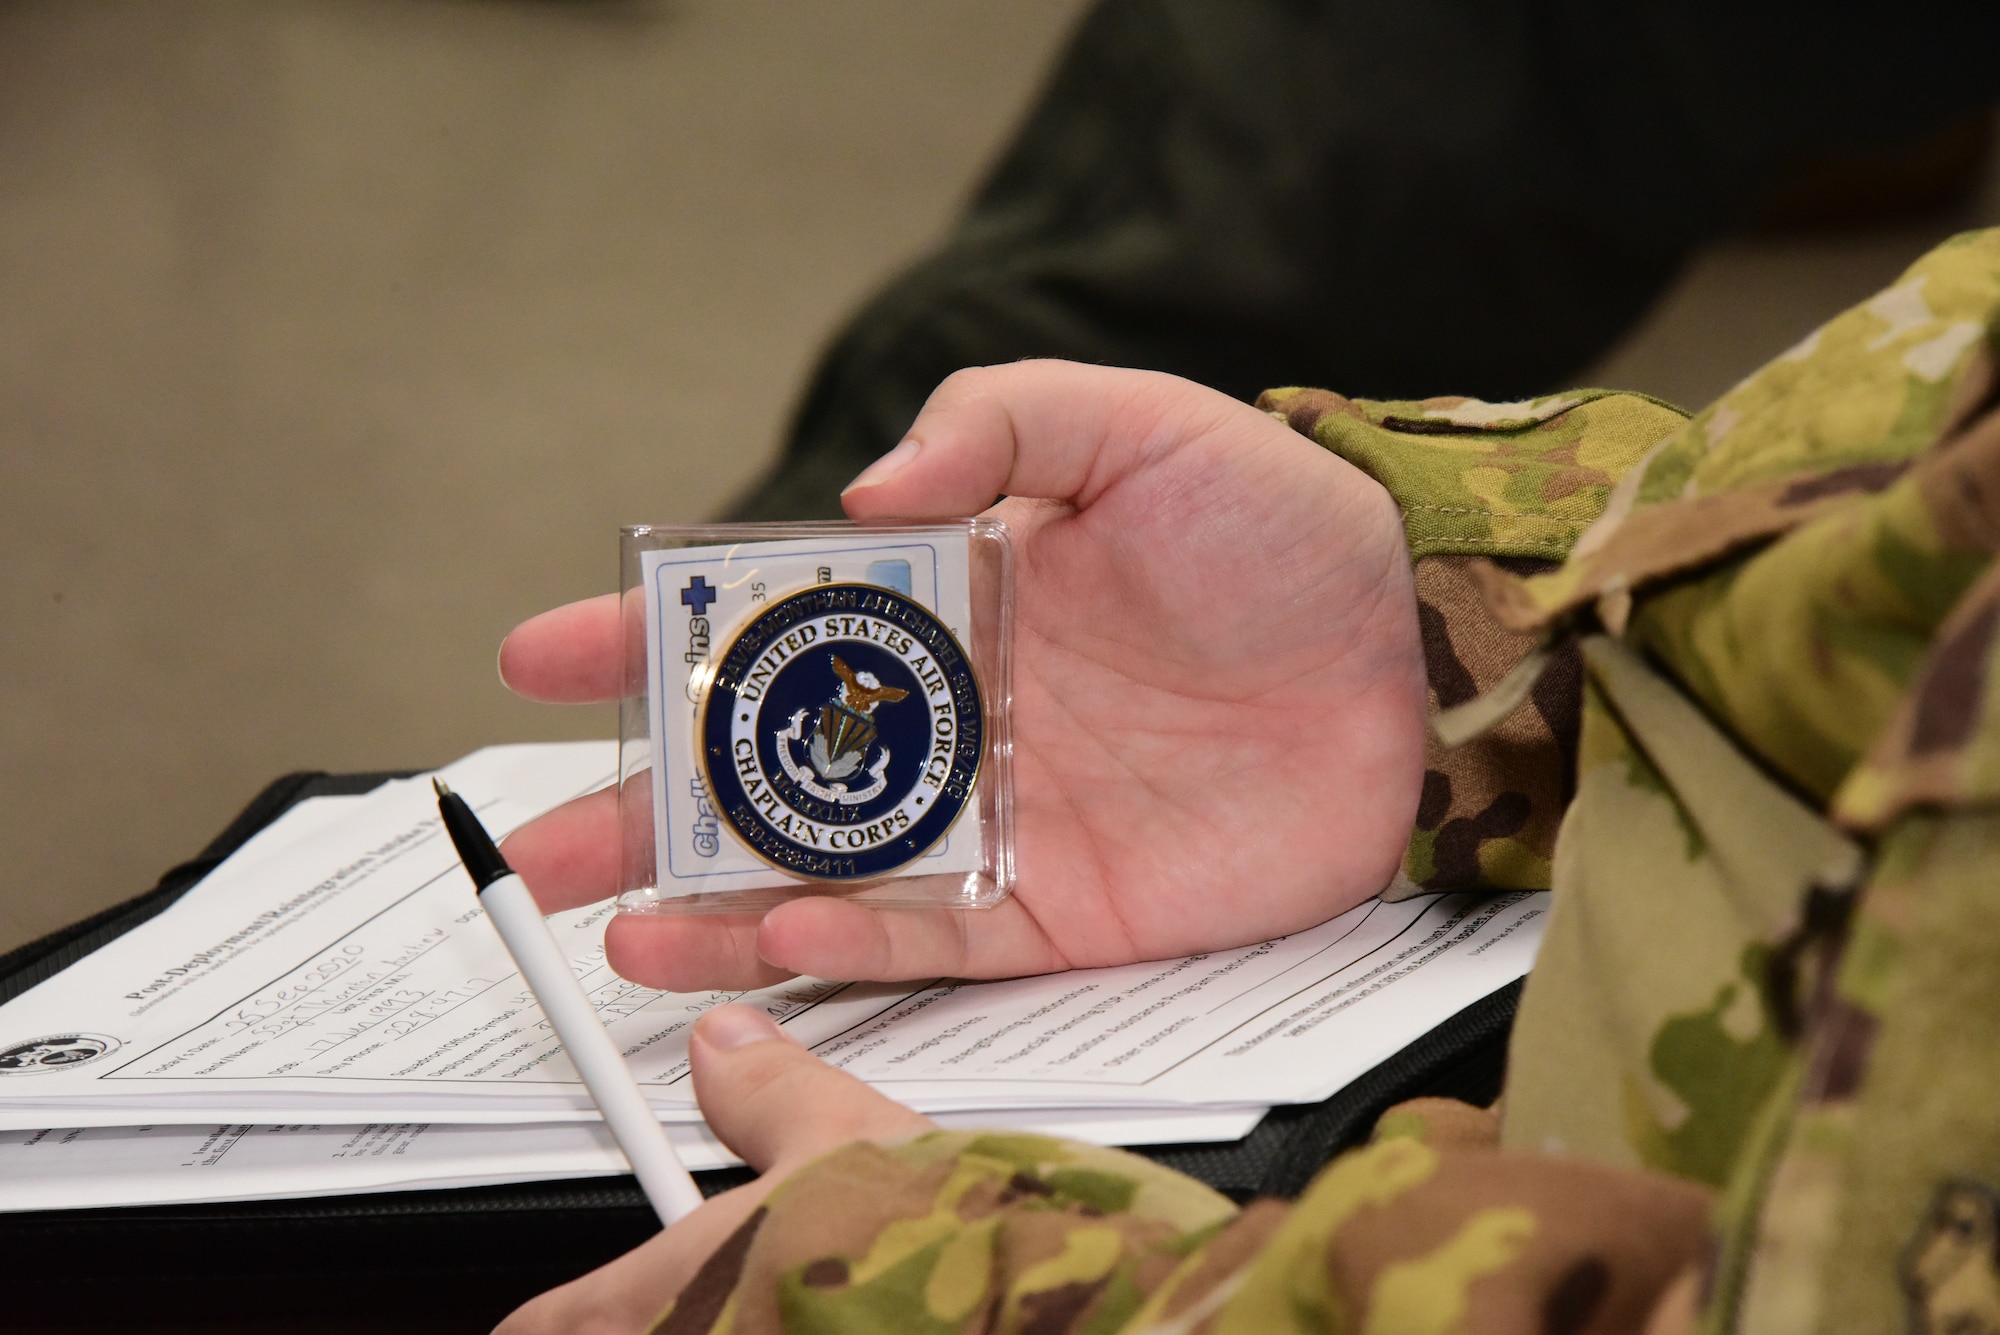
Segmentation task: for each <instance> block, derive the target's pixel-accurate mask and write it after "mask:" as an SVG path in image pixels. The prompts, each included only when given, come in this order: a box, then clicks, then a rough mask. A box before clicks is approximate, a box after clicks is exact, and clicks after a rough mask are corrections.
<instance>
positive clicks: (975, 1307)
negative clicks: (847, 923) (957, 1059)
mask: <svg viewBox="0 0 2000 1335" xmlns="http://www.w3.org/2000/svg"><path fill="white" fill-rule="evenodd" d="M1492 1124H1493V1117H1492V1115H1491V1114H1490V1113H1486V1112H1484V1111H1482V1110H1479V1109H1474V1108H1470V1107H1467V1106H1466V1105H1463V1104H1453V1103H1450V1102H1448V1101H1446V1100H1437V1099H1432V1100H1422V1101H1420V1102H1419V1103H1418V1104H1414V1105H1406V1106H1405V1107H1404V1108H1401V1109H1397V1110H1392V1112H1391V1113H1390V1114H1389V1115H1388V1116H1386V1117H1385V1118H1384V1119H1383V1124H1382V1128H1381V1129H1380V1131H1379V1132H1378V1137H1377V1140H1376V1143H1374V1144H1372V1145H1370V1146H1367V1147H1366V1148H1363V1149H1361V1150H1357V1151H1354V1152H1352V1153H1350V1154H1347V1155H1344V1156H1342V1157H1341V1158H1340V1159H1338V1160H1336V1161H1335V1162H1334V1163H1333V1164H1331V1165H1330V1166H1329V1167H1328V1168H1327V1169H1326V1170H1325V1171H1323V1172H1322V1173H1321V1174H1320V1176H1319V1177H1318V1178H1317V1179H1316V1180H1315V1181H1314V1182H1313V1184H1312V1186H1311V1187H1310V1188H1308V1190H1307V1191H1306V1193H1305V1195H1304V1196H1302V1197H1301V1198H1300V1199H1299V1201H1298V1202H1297V1203H1296V1204H1293V1205H1286V1204H1284V1203H1281V1202H1278V1201H1273V1200H1261V1201H1256V1202H1253V1203H1252V1204H1250V1205H1249V1206H1247V1207H1246V1208H1244V1209H1242V1210H1238V1209H1236V1207H1234V1206H1232V1205H1231V1204H1230V1203H1229V1202H1228V1201H1227V1200H1225V1199H1223V1198H1222V1197H1220V1196H1218V1195H1216V1194H1215V1193H1213V1192H1211V1191H1209V1190H1208V1189H1207V1188H1205V1187H1203V1186H1201V1185H1199V1184H1198V1183H1195V1182H1192V1181H1190V1180H1189V1179H1187V1178H1184V1177H1181V1176H1180V1175H1178V1174H1176V1173H1172V1172H1169V1171H1168V1170H1166V1169H1164V1168H1161V1167H1159V1166H1158V1165H1156V1164H1153V1163H1151V1162H1149V1161H1147V1160H1144V1159H1140V1158H1137V1157H1135V1156H1132V1155H1128V1154H1124V1153H1122V1152H1119V1151H1116V1150H1103V1149H1094V1148H1091V1147H1087V1146H1079V1145H1072V1144H1066V1143H1064V1142H1061V1141H1055V1140H1049V1139H1045V1138H1043V1137H1038V1136H1023V1135H978V1134H968V1133H952V1134H948V1133H934V1134H932V1135H929V1136H924V1137H921V1138H919V1139H916V1140H913V1141H909V1142H906V1143H904V1144H900V1145H888V1146H882V1145H874V1144H856V1145H850V1146H848V1147H846V1148H844V1149H841V1150H838V1151H836V1152H834V1153H833V1154H831V1155H829V1156H827V1157H826V1158H823V1159H821V1160H819V1161H818V1162H817V1163H815V1164H812V1165H810V1166H808V1167H807V1168H805V1169H803V1170H801V1171H800V1172H798V1173H796V1174H794V1175H793V1176H792V1177H791V1178H790V1179H788V1180H787V1181H786V1182H785V1183H784V1184H783V1185H781V1186H780V1187H779V1188H778V1190H777V1191H775V1192H773V1193H772V1195H771V1197H770V1199H769V1200H768V1201H767V1202H766V1203H765V1205H764V1206H763V1207H762V1208H761V1209H759V1210H758V1211H757V1213H756V1214H754V1215H752V1216H751V1218H750V1219H749V1220H748V1221H746V1222H745V1223H744V1225H743V1227H742V1228H741V1229H739V1230H738V1232H737V1233H736V1235H735V1236H734V1237H732V1238H731V1239H730V1240H729V1241H728V1242H726V1243H725V1244H724V1245H723V1246H722V1247H721V1248H720V1249H718V1250H717V1252H716V1253H715V1255H714V1256H713V1257H712V1258H711V1259H710V1260H709V1261H708V1263H707V1264H706V1265H705V1266H704V1267H703V1269H702V1270H701V1271H700V1273H699V1274H697V1276H696V1277H695V1279H694V1280H693V1281H692V1282H691V1283H690V1284H689V1286H688V1288H687V1289H686V1291H685V1292H683V1294H682V1295H681V1297H680V1299H679V1300H678V1301H677V1302H676V1304H675V1305H674V1306H673V1307H672V1308H671V1309H669V1310H668V1312H667V1313H666V1314H665V1315H664V1316H662V1317H661V1319H660V1321H659V1322H658V1324H657V1325H656V1326H655V1327H654V1330H653V1335H724V1333H725V1332H726V1333H727V1335H779V1333H780V1332H783V1333H784V1335H850V1333H853V1335H860V1332H924V1333H925V1335H947V1333H953V1332H964V1333H965V1335H971V1333H973V1332H981V1333H991V1335H1141V1332H1165V1331H1173V1332H1187V1333H1189V1335H1193V1333H1194V1332H1212V1333H1213V1335H1238V1333H1240V1335H1335V1333H1336V1332H1351V1331H1359V1330H1371V1331H1374V1330H1380V1331H1396V1332H1418V1331H1445V1330H1454V1331H1466V1332H1478V1333H1480V1335H1486V1333H1489V1332H1490V1333H1492V1335H1502V1333H1505V1335H1539V1333H1541V1332H1546V1331H1551V1330H1555V1331H1582V1330H1585V1329H1592V1330H1636V1329H1638V1328H1639V1326H1640V1325H1641V1324H1642V1322H1643V1321H1644V1320H1645V1317H1646V1314H1647V1313H1648V1311H1649V1310H1650V1309H1651V1308H1652V1306H1653V1304H1654V1303H1655V1302H1656V1301H1657V1299H1658V1297H1659V1295H1660V1293H1661V1292H1662V1291H1663V1290H1665V1289H1666V1288H1667V1287H1668V1285H1669V1283H1670V1281H1671V1280H1673V1278H1674V1277H1675V1276H1676V1275H1677V1274H1679V1273H1680V1272H1682V1271H1683V1270H1684V1269H1686V1268H1687V1267H1688V1266H1689V1265H1691V1264H1692V1263H1693V1262H1694V1260H1695V1259H1696V1257H1697V1255H1698V1253H1699V1251H1700V1249H1701V1245H1702V1239H1703V1223H1704V1220H1705V1218H1706V1215H1707V1212H1708V1209H1709V1204H1710V1198H1709V1195H1708V1193H1707V1192H1706V1191H1704V1190H1703V1189H1701V1188H1698V1187H1693V1186H1690V1185H1688V1184H1685V1183H1680V1182H1675V1181H1673V1180H1672V1179H1668V1178H1662V1177H1657V1176H1647V1175H1644V1174H1639V1173H1633V1172H1629V1171H1626V1170H1622V1169H1615V1168H1607V1167H1603V1166H1599V1165H1593V1164H1589V1163H1585V1162H1582V1161H1575V1160H1570V1161H1565V1160H1556V1159H1549V1158H1546V1157H1543V1156H1539V1155H1514V1154H1505V1153H1501V1152H1500V1151H1498V1150H1497V1149H1496V1148H1495V1146H1494V1138H1493V1126H1492Z"/></svg>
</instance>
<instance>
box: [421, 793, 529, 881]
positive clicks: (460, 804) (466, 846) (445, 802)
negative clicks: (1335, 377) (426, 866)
mask: <svg viewBox="0 0 2000 1335" xmlns="http://www.w3.org/2000/svg"><path fill="white" fill-rule="evenodd" d="M431 786H432V787H433V788H435V789H437V799H438V815H439V816H440V817H441V818H442V819H443V820H444V828H445V833H447V834H449V835H450V836H451V846H452V847H453V848H455V849H457V850H458V860H459V861H460V862H463V863H464V864H465V871H466V874H467V875H469V876H471V877H472V885H473V888H474V889H475V890H484V889H485V888H486V887H487V886H489V885H491V884H493V883H494V882H495V881H497V880H499V879H500V878H501V877H503V876H511V875H512V874H513V873H512V871H511V870H509V868H508V866H507V859H505V858H503V857H501V856H500V850H499V849H498V848H497V847H495V846H494V843H493V836H492V835H490V834H488V833H487V832H486V827H485V826H484V825H481V824H480V823H479V817H478V816H475V815H474V814H473V812H472V808H471V807H469V806H467V805H466V802H465V799H464V798H462V797H460V796H459V795H458V794H457V793H454V792H453V791H452V790H451V789H450V788H448V787H446V786H445V784H444V783H443V782H442V781H441V780H438V779H432V780H431Z"/></svg>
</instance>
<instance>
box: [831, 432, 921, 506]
mask: <svg viewBox="0 0 2000 1335" xmlns="http://www.w3.org/2000/svg"><path fill="white" fill-rule="evenodd" d="M922 448H923V445H922V444H921V443H920V442H919V441H918V440H917V438H916V437H915V436H905V437H903V441H902V443H901V444H900V445H898V446H896V448H895V449H893V450H890V451H889V452H888V453H887V454H885V455H883V456H882V457H881V458H880V459H877V460H876V461H875V462H874V463H872V464H869V465H868V466H867V467H866V468H864V469H862V470H861V473H860V475H859V476H858V477H856V478H855V479H854V481H852V482H850V483H848V484H847V485H846V486H845V487H843V488H841V491H840V494H841V495H843V496H845V495H846V494H847V493H848V492H850V491H859V490H860V489H861V488H863V487H879V486H881V485H882V484H883V483H884V482H887V481H888V480H889V479H890V478H892V477H894V476H895V475H896V474H898V473H900V472H902V471H903V470H904V469H905V468H907V467H909V464H910V460H912V459H914V458H916V457H917V451H918V450H920V449H922Z"/></svg>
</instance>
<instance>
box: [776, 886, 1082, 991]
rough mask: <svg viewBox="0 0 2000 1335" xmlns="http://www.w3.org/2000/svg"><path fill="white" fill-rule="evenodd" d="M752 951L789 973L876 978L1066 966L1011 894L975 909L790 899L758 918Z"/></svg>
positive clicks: (1000, 973)
mask: <svg viewBox="0 0 2000 1335" xmlns="http://www.w3.org/2000/svg"><path fill="white" fill-rule="evenodd" d="M757 954H758V955H759V957H761V958H762V959H764V960H765V961H767V962H768V963H769V964H772V965H776V966H780V967H782V968H784V969H785V970H786V971H788V972H791V973H804V974H811V975H812V976H813V977H815V978H838V979H864V978H865V979H869V980H871V981H883V982H890V981H900V980H904V979H911V978H938V977H945V976H949V977H953V978H1011V977H1015V976H1017V975H1020V974H1030V973H1050V972H1053V971H1055V970H1057V969H1064V968H1068V967H1069V965H1068V964H1067V963H1066V962H1065V961H1064V959H1063V957H1062V954H1061V952H1060V951H1058V950H1057V949H1056V948H1055V946H1054V945H1053V944H1052V943H1051V942H1050V941H1049V938H1048V935H1047V934H1046V933H1045V932H1043V931H1042V929H1041V927H1040V925H1039V924H1037V923H1036V922H1035V920H1034V919H1033V918H1032V917H1031V916H1030V915H1029V913H1028V910H1027V909H1026V908H1024V907H1022V904H1021V901H1020V900H1018V899H1007V900H1003V901H1002V902H1001V903H999V904H998V905H996V906H994V907H993V908H990V909H980V910H977V911H976V912H975V911H971V910H965V909H871V908H865V907H863V906H862V905H860V904H853V903H849V902H847V901H845V900H840V899H833V898H820V897H812V898H807V899H795V900H793V901H791V902H790V903H787V904H780V905H779V906H778V907H776V908H774V909H772V910H771V911H770V912H769V913H768V914H766V915H765V917H764V922H763V925H762V927H761V928H760V929H759V930H758V932H757Z"/></svg>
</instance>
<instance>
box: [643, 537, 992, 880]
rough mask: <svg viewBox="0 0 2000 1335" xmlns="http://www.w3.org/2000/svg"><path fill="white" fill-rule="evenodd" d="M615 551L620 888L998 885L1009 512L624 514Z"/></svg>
mask: <svg viewBox="0 0 2000 1335" xmlns="http://www.w3.org/2000/svg"><path fill="white" fill-rule="evenodd" d="M619 569H620V572H621V575H620V581H619V582H620V588H621V590H622V595H623V624H624V636H625V647H626V653H625V669H624V670H625V680H624V690H623V694H622V698H621V700H620V703H619V711H618V715H619V728H618V773H619V780H618V815H619V840H620V849H619V861H620V868H621V877H622V879H621V881H620V885H621V888H622V889H623V892H624V893H623V895H622V897H621V898H620V900H619V908H620V909H621V910H622V911H624V912H637V913H715V912H740V911H744V910H759V909H764V908H768V907H770V906H772V905H774V904H777V903H781V902H783V901H785V900H788V899H795V898H798V897H800V896H803V895H834V896H840V897H842V898H848V899H854V900H858V901H861V902H864V903H867V904H870V905H875V906H882V907H932V908H936V907H950V908H984V907H988V906H990V905H993V904H997V903H999V902H1000V901H1001V900H1002V899H1004V898H1006V896H1007V894H1008V893H1009V892H1010V891H1011V890H1012V889H1013V882H1014V848H1013V774H1012V768H1011V762H1012V745H1011V740H1010V735H1009V713H1010V709H1011V706H1012V682H1011V680H1010V666H1011V634H1012V618H1013V552H1012V547H1011V545H1010V542H1009V539H1008V534H1007V527H1006V525H1005V524H1003V523H1001V522H999V521H998V520H992V519H966V520H954V521H950V522H945V523H926V524H912V525H887V526H885V525H857V524H844V523H796V524H659V525H651V524H642V525H634V526H631V527H628V528H625V529H623V530H622V531H621V534H620V540H619Z"/></svg>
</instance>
